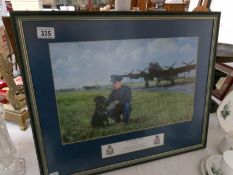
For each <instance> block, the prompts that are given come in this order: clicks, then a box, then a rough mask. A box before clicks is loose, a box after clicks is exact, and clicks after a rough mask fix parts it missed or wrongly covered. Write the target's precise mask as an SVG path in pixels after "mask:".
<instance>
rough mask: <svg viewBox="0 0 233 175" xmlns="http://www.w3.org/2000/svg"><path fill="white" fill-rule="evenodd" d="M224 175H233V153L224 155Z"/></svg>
mask: <svg viewBox="0 0 233 175" xmlns="http://www.w3.org/2000/svg"><path fill="white" fill-rule="evenodd" d="M221 169H222V173H223V175H233V151H232V150H228V151H225V152H224V153H223V156H222V161H221Z"/></svg>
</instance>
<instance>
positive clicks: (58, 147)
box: [11, 12, 220, 175]
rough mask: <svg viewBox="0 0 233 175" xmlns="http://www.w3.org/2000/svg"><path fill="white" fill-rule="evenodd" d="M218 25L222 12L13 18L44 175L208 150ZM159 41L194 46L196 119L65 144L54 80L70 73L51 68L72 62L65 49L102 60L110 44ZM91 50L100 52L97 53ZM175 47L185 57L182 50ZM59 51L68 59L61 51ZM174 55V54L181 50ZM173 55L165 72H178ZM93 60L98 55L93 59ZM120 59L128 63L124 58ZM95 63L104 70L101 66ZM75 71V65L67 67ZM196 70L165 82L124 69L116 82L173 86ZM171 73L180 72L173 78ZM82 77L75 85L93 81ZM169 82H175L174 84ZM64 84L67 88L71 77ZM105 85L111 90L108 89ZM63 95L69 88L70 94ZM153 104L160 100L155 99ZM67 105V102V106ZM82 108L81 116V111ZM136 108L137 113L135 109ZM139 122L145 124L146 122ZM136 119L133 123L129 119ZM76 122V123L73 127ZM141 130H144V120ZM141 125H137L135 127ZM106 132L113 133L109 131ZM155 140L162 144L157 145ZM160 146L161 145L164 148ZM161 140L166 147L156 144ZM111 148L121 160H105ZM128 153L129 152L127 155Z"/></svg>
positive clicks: (82, 171)
mask: <svg viewBox="0 0 233 175" xmlns="http://www.w3.org/2000/svg"><path fill="white" fill-rule="evenodd" d="M219 18H220V13H218V12H207V13H152V12H151V13H145V12H133V13H132V12H108V13H100V12H95V13H87V12H81V13H76V12H65V13H64V12H13V13H12V14H11V19H12V21H13V27H14V33H15V37H16V41H17V48H18V55H19V59H20V64H21V68H22V75H23V79H24V86H25V93H26V95H27V103H28V108H29V112H30V119H31V125H32V130H33V135H34V142H35V146H36V150H37V157H38V162H39V165H40V170H41V174H51V173H57V174H61V175H67V174H77V175H79V174H80V175H81V174H97V173H100V172H104V171H109V170H112V169H116V168H121V167H125V166H130V165H134V164H138V163H141V162H145V161H150V160H155V159H159V158H163V157H167V156H172V155H176V154H180V153H184V152H188V151H192V150H196V149H201V148H204V147H205V146H206V139H207V138H206V137H207V128H208V116H209V105H210V97H211V89H212V79H213V70H214V62H215V50H216V43H217V36H218V26H219ZM42 33H43V34H42ZM158 38H159V39H162V41H164V39H168V41H169V42H170V39H173V40H175V42H176V43H177V44H176V45H177V46H178V45H179V44H178V43H184V42H186V40H187V42H191V41H194V43H195V48H196V52H193V53H196V54H194V55H195V57H196V58H195V60H196V62H195V66H194V67H195V73H194V74H193V75H194V76H195V79H194V81H193V83H194V85H193V87H194V89H193V91H192V93H193V96H192V105H191V106H192V108H191V109H192V113H191V118H189V119H188V120H186V119H185V120H182V121H176V122H173V123H163V124H161V125H158V126H154V127H153V126H149V127H144V128H143V129H129V131H128V132H119V133H113V134H112V135H111V134H110V135H109V134H108V135H103V136H101V137H97V136H95V137H91V138H87V139H79V140H76V141H72V140H71V141H64V140H65V139H64V137H63V135H62V133H63V125H61V118H59V116H61V113H62V112H61V111H59V110H60V109H63V108H62V107H61V105H60V104H58V96H57V90H58V89H59V88H60V87H63V86H59V83H57V80H55V78H57V76H58V78H59V76H61V77H62V75H68V74H66V73H65V74H61V72H60V74H59V73H58V74H57V73H56V71H54V70H58V69H54V65H55V64H56V63H57V62H56V61H54V60H57V59H59V60H63V62H62V65H63V64H64V63H65V62H68V58H69V56H70V55H67V57H66V56H63V58H62V57H60V55H61V54H62V53H63V52H65V51H66V50H69V49H70V47H72V43H78V45H79V46H80V47H81V46H82V47H84V48H85V49H86V48H88V49H89V50H91V51H90V53H92V52H94V51H96V50H100V52H99V51H98V52H97V54H98V53H101V54H103V52H107V51H108V50H107V51H106V50H105V49H103V50H101V49H99V47H100V46H101V47H104V46H105V47H107V46H109V43H108V44H104V41H110V45H111V44H112V43H115V45H114V44H113V46H112V48H114V47H115V46H116V45H120V44H122V42H123V41H124V42H123V44H124V43H125V41H127V42H126V43H125V45H126V46H127V43H129V45H133V44H132V43H134V42H137V41H138V42H139V43H140V46H142V45H144V43H148V42H149V41H152V40H153V41H154V40H156V39H158ZM174 38H175V39H174ZM178 40H179V42H178ZM156 41H157V40H156ZM166 41H167V40H166ZM59 43H63V44H64V46H65V47H63V45H59ZM67 43H68V44H69V43H71V46H69V47H68V46H67ZM165 43H166V42H165ZM57 44H58V45H57ZM91 45H92V47H91ZM93 45H94V47H93ZM158 46H160V45H158ZM167 46H168V45H167V44H164V50H166V49H167V48H166V47H167ZM143 47H144V46H143ZM54 48H55V50H54ZM91 48H98V49H95V50H93V49H91ZM171 48H173V47H171ZM178 48H179V49H180V50H181V46H179V47H178ZM191 48H193V47H191ZM186 49H187V48H186ZM61 50H62V51H63V52H61ZM73 50H75V49H73ZM83 50H84V49H83ZM83 50H82V49H79V50H77V51H76V50H75V51H76V52H78V53H77V54H76V56H77V57H78V59H79V57H81V54H82V52H83ZM136 50H139V49H136ZM162 50H163V49H162ZM144 51H145V49H144ZM152 51H153V49H152ZM166 51H167V50H166ZM174 52H175V53H176V51H174ZM56 53H59V54H58V56H57V55H56V56H53V55H54V54H56ZM121 53H122V52H120V54H121ZM147 53H148V52H144V57H140V58H141V59H138V60H146V58H145V57H146V56H145V55H146V54H147ZM169 53H170V56H171V60H170V62H169V60H168V62H166V63H167V64H166V65H162V66H166V67H168V66H171V65H172V66H174V64H175V63H173V62H174V61H176V60H175V58H173V57H172V56H174V55H172V53H173V52H169ZM68 54H69V52H68ZM84 55H85V54H84ZM92 55H96V54H93V53H92ZM110 55H114V54H110ZM121 56H122V54H121ZM70 57H72V58H71V60H72V59H73V57H74V56H70ZM122 57H123V56H122ZM119 58H120V57H119ZM93 59H94V58H93ZM107 59H108V58H106V60H107ZM109 59H110V62H112V63H113V58H112V57H111V56H110V58H109ZM164 59H165V57H164ZM177 59H178V58H177ZM179 59H180V58H179ZM190 59H193V58H190ZM82 60H83V59H81V58H80V60H78V61H80V64H81V61H82ZM119 60H123V61H124V59H119ZM181 61H182V60H179V62H181ZM91 62H92V61H91ZM118 62H120V61H118ZM161 62H162V60H161ZM97 63H99V61H98V60H97ZM114 63H115V62H114ZM144 63H145V64H146V63H147V62H146V61H145V62H144ZM168 63H169V64H168ZM87 64H88V62H86V63H85V64H83V66H84V65H87ZM75 65H76V66H77V67H78V69H79V70H82V67H83V66H80V65H79V64H75ZM76 66H72V65H71V67H70V68H74V67H76ZM162 66H161V67H162ZM64 67H65V66H64ZM104 67H107V63H106V62H105V63H104V66H102V67H100V68H96V67H95V68H90V69H91V70H92V71H94V73H93V74H92V75H93V76H98V70H101V69H102V68H104ZM194 67H193V66H191V67H190V65H186V68H187V71H186V70H185V71H184V65H183V66H181V65H180V66H178V68H176V67H174V68H173V67H168V68H165V67H162V68H161V69H162V70H163V72H162V74H166V75H167V76H166V77H161V76H159V75H157V74H156V73H153V74H152V73H151V72H150V71H149V70H141V72H140V71H138V72H137V73H134V72H131V74H130V73H124V72H123V69H122V70H121V72H122V74H120V73H119V72H118V73H117V75H115V76H120V77H121V78H124V77H127V76H128V78H131V79H133V75H134V76H136V75H137V76H140V78H142V79H143V81H144V80H145V84H147V80H148V82H149V75H153V79H154V78H157V79H158V80H162V79H163V78H164V79H168V80H171V83H174V82H173V81H174V79H175V77H176V75H177V77H178V78H180V75H179V74H181V72H182V71H183V73H185V72H189V70H188V69H189V68H192V69H194ZM131 68H135V69H137V68H138V67H136V66H135V67H133V66H132V67H129V69H131ZM149 68H150V67H148V69H149ZM179 68H180V69H179ZM181 68H182V69H181ZM62 69H63V66H62ZM64 69H65V68H64ZM129 69H128V70H129ZM65 70H69V66H67V67H66V69H65ZM165 70H166V71H165ZM174 70H175V71H176V73H174ZM181 70H182V71H181ZM85 71H86V72H85V73H84V74H82V76H78V75H72V78H70V79H71V80H75V81H78V79H77V77H76V76H78V77H85V75H87V74H88V72H87V69H85ZM129 71H130V70H129ZM180 71H181V72H180ZM62 73H63V72H62ZM113 73H115V72H113ZM168 75H169V76H171V78H170V79H169V77H168ZM93 76H90V77H93ZM156 76H157V77H156ZM62 78H63V80H64V81H66V78H64V77H62ZM147 78H148V79H147ZM68 79H69V78H68ZM83 79H84V78H83ZM83 79H82V80H83ZM85 80H86V78H85ZM101 81H102V80H101ZM109 81H110V80H109ZM82 82H83V81H82ZM105 82H106V81H105ZM97 83H100V80H99V81H97ZM150 83H151V82H150ZM64 84H65V83H64ZM64 84H63V85H64ZM68 84H69V83H68ZM81 84H82V83H81ZM86 84H87V85H88V87H90V88H93V87H94V88H96V87H97V86H89V84H88V83H86ZM84 85H85V84H82V86H83V87H84ZM172 85H173V84H172ZM172 85H171V86H172ZM103 86H104V85H102V84H101V88H102V87H103ZM107 86H108V84H107V85H106V87H107ZM104 87H105V86H104ZM108 87H109V86H108ZM55 89H56V90H55ZM65 89H69V88H67V87H65ZM79 89H80V87H79ZM81 89H82V91H83V90H84V89H83V88H81ZM161 89H165V86H161ZM85 92H86V91H85ZM169 92H170V90H169ZM179 97H180V96H179ZM164 98H165V97H164ZM152 101H156V99H153V100H152ZM68 102H70V101H69V100H68ZM150 103H151V102H148V103H146V104H150ZM69 104H71V103H69ZM143 104H144V103H143ZM167 104H168V105H171V106H175V104H176V103H175V102H172V101H170V102H168V103H167ZM68 106H69V105H68ZM80 108H81V109H82V108H83V107H80ZM154 108H157V106H154ZM178 108H180V107H178ZM133 109H134V110H135V109H136V107H135V105H134V106H133ZM150 109H151V108H150ZM167 110H168V109H167V108H166V107H165V106H163V110H162V111H167ZM69 111H70V110H65V114H68V113H69ZM172 111H174V110H172ZM144 112H146V111H144ZM153 114H154V113H153ZM132 115H133V114H132ZM164 116H165V115H164ZM77 117H79V116H77ZM141 118H142V119H143V117H141ZM172 118H173V117H172ZM174 118H175V117H174ZM69 119H71V118H69ZM133 119H134V118H133V116H132V120H133ZM73 122H74V121H73V120H72V121H71V123H73ZM140 123H144V120H143V121H142V122H140ZM140 123H138V125H139V124H140ZM69 125H71V124H69ZM121 125H123V126H122V127H123V128H125V127H128V126H131V125H130V123H129V124H128V125H127V124H126V125H124V123H122V122H121V123H120V124H119V125H118V126H121ZM113 126H117V124H113ZM106 128H107V129H108V127H106ZM103 130H104V129H103ZM68 136H69V134H68ZM154 138H157V140H156V139H154ZM160 139H162V141H161V140H160ZM148 140H149V141H148ZM151 141H154V142H153V143H154V144H155V145H154V146H153V145H152V146H151V145H150V144H151V143H150V142H151ZM160 141H161V142H162V143H161V144H158V143H160ZM147 143H148V144H147ZM130 145H131V146H130ZM132 145H137V146H136V148H135V146H132ZM114 146H116V147H117V149H115V148H114ZM120 146H122V150H124V151H122V150H119V147H120ZM106 147H108V148H109V147H110V148H111V149H112V148H114V149H115V151H118V153H113V150H111V153H110V154H112V155H111V156H108V154H105V152H104V151H103V149H105V148H106ZM126 147H127V148H128V149H129V150H126V151H125V148H126ZM106 152H107V151H106ZM104 155H105V156H104Z"/></svg>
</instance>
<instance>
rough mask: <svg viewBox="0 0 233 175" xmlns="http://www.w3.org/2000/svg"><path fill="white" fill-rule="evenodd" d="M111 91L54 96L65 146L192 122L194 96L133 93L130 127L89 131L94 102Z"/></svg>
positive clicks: (58, 94)
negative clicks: (96, 98) (97, 97)
mask: <svg viewBox="0 0 233 175" xmlns="http://www.w3.org/2000/svg"><path fill="white" fill-rule="evenodd" d="M109 93H110V90H91V91H74V92H57V94H56V97H57V104H58V111H59V118H60V125H61V134H62V139H63V142H64V143H71V142H77V141H82V140H87V139H93V138H98V137H103V136H109V135H114V134H119V133H125V132H129V131H135V130H142V129H145V128H151V127H158V126H161V125H168V124H172V123H176V122H182V121H186V120H191V118H192V111H193V96H192V95H188V94H184V93H161V92H146V91H133V93H132V113H131V116H130V123H129V124H124V123H122V122H121V123H117V124H111V125H110V126H106V127H105V128H92V127H91V125H90V122H91V116H92V115H93V113H94V110H95V103H94V101H93V99H94V98H95V97H96V96H98V95H103V96H105V97H107V96H108V94H109Z"/></svg>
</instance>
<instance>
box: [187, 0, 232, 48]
mask: <svg viewBox="0 0 233 175" xmlns="http://www.w3.org/2000/svg"><path fill="white" fill-rule="evenodd" d="M198 1H199V0H191V1H190V6H189V11H192V10H193V9H194V8H195V7H196V6H197V4H198ZM232 7H233V1H230V0H212V2H211V6H210V9H211V11H220V12H221V21H220V31H219V39H218V42H219V43H229V44H233V22H232V19H231V18H232V17H233V10H232Z"/></svg>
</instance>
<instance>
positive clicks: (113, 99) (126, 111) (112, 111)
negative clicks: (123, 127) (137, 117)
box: [107, 75, 132, 123]
mask: <svg viewBox="0 0 233 175" xmlns="http://www.w3.org/2000/svg"><path fill="white" fill-rule="evenodd" d="M122 78H123V77H122V76H118V75H112V76H111V81H112V83H113V90H112V92H111V94H110V95H109V97H108V99H107V105H108V108H107V109H108V112H107V113H108V116H109V117H110V118H112V119H113V120H114V121H115V122H120V120H121V115H122V116H123V122H124V123H128V122H129V118H130V113H131V109H132V107H131V88H130V87H128V86H126V85H123V83H122Z"/></svg>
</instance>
